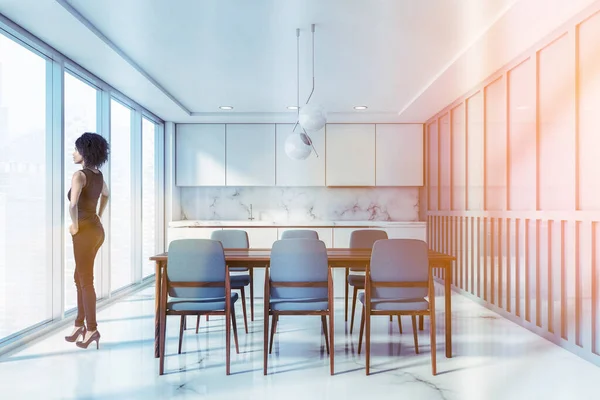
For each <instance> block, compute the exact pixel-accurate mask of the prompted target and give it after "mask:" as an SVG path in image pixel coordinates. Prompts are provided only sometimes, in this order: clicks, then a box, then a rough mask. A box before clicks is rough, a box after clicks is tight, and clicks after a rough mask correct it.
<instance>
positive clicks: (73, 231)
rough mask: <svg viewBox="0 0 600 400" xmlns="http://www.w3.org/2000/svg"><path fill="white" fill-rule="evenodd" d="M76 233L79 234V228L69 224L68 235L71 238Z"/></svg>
mask: <svg viewBox="0 0 600 400" xmlns="http://www.w3.org/2000/svg"><path fill="white" fill-rule="evenodd" d="M77 232H79V227H75V226H73V224H71V225H70V226H69V233H71V236H75V235H77Z"/></svg>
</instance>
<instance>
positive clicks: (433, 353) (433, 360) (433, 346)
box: [429, 300, 437, 375]
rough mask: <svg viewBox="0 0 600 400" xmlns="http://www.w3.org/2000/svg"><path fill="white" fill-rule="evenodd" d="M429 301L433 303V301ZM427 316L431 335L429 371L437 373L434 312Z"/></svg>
mask: <svg viewBox="0 0 600 400" xmlns="http://www.w3.org/2000/svg"><path fill="white" fill-rule="evenodd" d="M434 301H435V300H434ZM431 303H433V301H432V302H431ZM430 307H432V308H433V307H434V306H433V304H432V305H431V306H430ZM429 318H430V321H429V330H430V332H429V334H430V336H431V373H432V374H433V375H437V363H436V361H437V360H436V357H437V353H436V351H437V343H436V336H435V312H432V313H431V315H430V317H429Z"/></svg>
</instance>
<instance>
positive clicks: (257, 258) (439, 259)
mask: <svg viewBox="0 0 600 400" xmlns="http://www.w3.org/2000/svg"><path fill="white" fill-rule="evenodd" d="M224 253H225V263H226V264H227V266H228V267H230V268H231V267H246V268H250V269H253V268H268V267H269V263H270V260H271V249H258V248H250V249H232V248H226V249H224ZM428 257H429V279H436V280H439V278H436V277H435V273H434V272H435V271H436V270H442V271H443V273H442V274H441V275H440V276H441V283H443V285H444V303H445V308H444V313H445V325H444V328H445V337H446V357H447V358H450V357H452V304H451V303H452V302H451V298H452V295H451V282H452V262H453V261H455V260H456V258H455V257H454V256H452V255H448V254H444V253H440V252H437V251H434V250H429V254H428ZM327 259H328V264H329V267H330V268H351V267H365V266H367V265H368V264H369V262H370V261H371V249H350V248H328V249H327ZM150 260H151V261H154V262H155V264H156V275H155V282H156V286H155V316H154V326H155V330H154V357H156V358H158V356H159V343H160V336H159V334H160V318H159V299H160V296H159V293H160V289H161V282H162V279H161V277H162V274H164V273H165V272H166V270H167V268H168V260H169V254H168V252H164V253H160V254H157V255H155V256H152V257H150Z"/></svg>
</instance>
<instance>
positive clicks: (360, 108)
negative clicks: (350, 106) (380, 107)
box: [354, 106, 368, 110]
mask: <svg viewBox="0 0 600 400" xmlns="http://www.w3.org/2000/svg"><path fill="white" fill-rule="evenodd" d="M367 108H368V107H367V106H354V109H355V110H366V109H367Z"/></svg>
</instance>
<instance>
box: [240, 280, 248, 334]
mask: <svg viewBox="0 0 600 400" xmlns="http://www.w3.org/2000/svg"><path fill="white" fill-rule="evenodd" d="M240 291H241V292H242V293H241V294H242V314H244V330H245V331H246V335H247V334H248V319H247V318H246V291H245V290H244V287H242V288H241V289H240Z"/></svg>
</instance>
